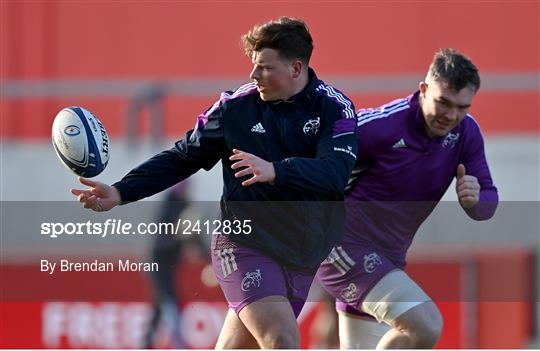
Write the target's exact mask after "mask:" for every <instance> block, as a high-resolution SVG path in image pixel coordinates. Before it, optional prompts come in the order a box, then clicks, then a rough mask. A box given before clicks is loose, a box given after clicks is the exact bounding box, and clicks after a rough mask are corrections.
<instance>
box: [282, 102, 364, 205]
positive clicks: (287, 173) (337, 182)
mask: <svg viewBox="0 0 540 351" xmlns="http://www.w3.org/2000/svg"><path fill="white" fill-rule="evenodd" d="M347 101H348V100H347ZM321 117H322V118H321V121H325V122H322V123H321V130H320V139H319V141H318V144H317V152H316V156H315V158H302V157H291V158H287V159H285V160H283V161H279V162H274V169H275V171H276V180H275V183H276V184H286V185H287V186H290V187H293V188H295V189H301V190H304V191H315V192H321V193H332V194H340V195H341V194H343V191H344V190H345V187H346V185H347V181H348V179H349V176H350V174H351V171H352V168H353V166H354V164H355V162H356V151H357V144H358V141H357V132H356V128H357V127H356V121H357V119H356V114H355V113H354V106H353V104H352V102H350V101H348V105H346V106H343V105H341V104H333V105H332V108H331V109H330V108H329V111H328V112H327V114H326V116H321Z"/></svg>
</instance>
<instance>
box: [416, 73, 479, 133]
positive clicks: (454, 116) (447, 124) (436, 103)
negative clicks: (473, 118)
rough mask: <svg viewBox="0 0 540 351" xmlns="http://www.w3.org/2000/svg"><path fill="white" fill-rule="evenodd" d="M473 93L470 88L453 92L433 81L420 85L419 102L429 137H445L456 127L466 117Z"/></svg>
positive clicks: (440, 83)
mask: <svg viewBox="0 0 540 351" xmlns="http://www.w3.org/2000/svg"><path fill="white" fill-rule="evenodd" d="M474 93H475V92H474V89H473V88H472V87H465V88H463V89H461V90H460V91H455V90H454V89H450V88H448V87H447V85H446V84H445V83H444V82H438V81H435V80H429V82H428V83H426V82H422V83H420V96H421V97H420V100H421V106H422V112H423V114H424V119H425V121H426V131H427V133H428V135H429V137H430V138H434V137H442V136H445V135H446V134H448V132H450V131H451V130H452V129H453V128H454V127H455V126H456V125H458V124H459V122H461V121H462V120H463V118H465V116H466V115H467V112H468V111H469V107H470V106H471V103H472V100H473V97H474Z"/></svg>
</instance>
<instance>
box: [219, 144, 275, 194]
mask: <svg viewBox="0 0 540 351" xmlns="http://www.w3.org/2000/svg"><path fill="white" fill-rule="evenodd" d="M229 160H231V161H236V162H234V163H233V164H232V165H231V169H238V168H242V167H244V169H242V170H241V171H238V172H236V173H235V174H234V176H235V177H236V178H240V177H244V176H247V175H249V174H252V175H253V176H252V177H251V178H249V179H248V180H244V181H243V182H242V185H243V186H249V185H251V184H255V183H267V182H273V181H274V179H276V171H275V170H274V165H273V164H272V162H268V161H265V160H263V159H262V158H260V157H257V156H255V155H253V154H250V153H247V152H244V151H241V150H238V149H233V155H232V156H231V157H229Z"/></svg>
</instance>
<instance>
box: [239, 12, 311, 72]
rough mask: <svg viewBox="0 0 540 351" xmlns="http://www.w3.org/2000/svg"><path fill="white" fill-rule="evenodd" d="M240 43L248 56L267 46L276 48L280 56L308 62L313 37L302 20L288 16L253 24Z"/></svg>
mask: <svg viewBox="0 0 540 351" xmlns="http://www.w3.org/2000/svg"><path fill="white" fill-rule="evenodd" d="M242 43H243V45H244V52H245V54H246V55H247V56H248V57H251V56H252V55H253V52H255V51H261V50H262V49H266V48H268V49H274V50H277V51H278V52H279V55H280V56H281V57H282V58H285V59H289V60H294V59H299V60H301V61H302V62H304V63H305V64H309V59H310V58H311V53H312V52H313V39H312V38H311V34H310V33H309V30H308V28H307V26H306V24H305V23H304V21H302V20H299V19H296V18H289V17H281V18H279V19H277V20H273V21H270V22H266V23H263V24H258V25H255V26H254V27H253V29H251V30H250V31H249V32H247V33H246V34H244V35H243V36H242Z"/></svg>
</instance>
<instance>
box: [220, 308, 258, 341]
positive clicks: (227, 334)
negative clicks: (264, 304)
mask: <svg viewBox="0 0 540 351" xmlns="http://www.w3.org/2000/svg"><path fill="white" fill-rule="evenodd" d="M258 348H259V344H258V343H257V341H256V340H255V338H254V337H253V335H251V333H250V332H249V331H248V330H247V329H246V327H245V326H244V323H242V321H241V320H240V318H238V316H237V315H236V313H235V312H234V311H233V310H231V309H229V311H228V312H227V316H226V317H225V322H224V323H223V327H222V328H221V332H220V333H219V337H218V341H217V343H216V350H222V349H258Z"/></svg>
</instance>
